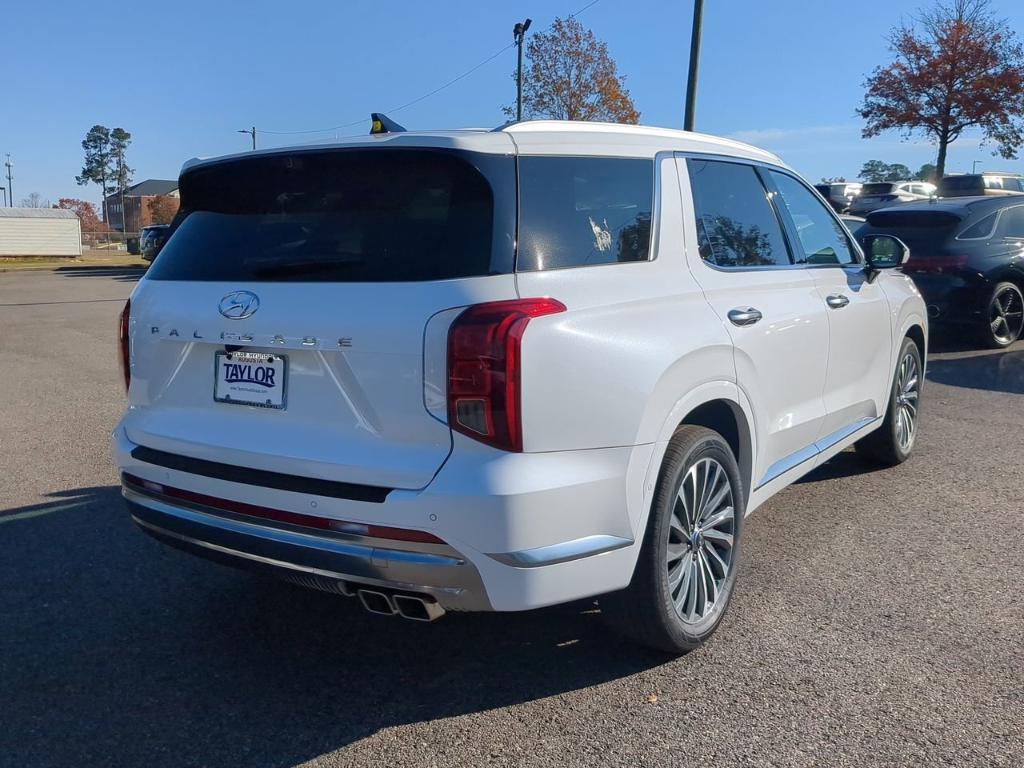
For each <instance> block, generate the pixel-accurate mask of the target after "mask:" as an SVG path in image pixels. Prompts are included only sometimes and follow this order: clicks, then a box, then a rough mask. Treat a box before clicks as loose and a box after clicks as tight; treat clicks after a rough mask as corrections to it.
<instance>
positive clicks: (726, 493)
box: [665, 458, 736, 624]
mask: <svg viewBox="0 0 1024 768" xmlns="http://www.w3.org/2000/svg"><path fill="white" fill-rule="evenodd" d="M735 536H736V515H735V507H734V505H733V494H732V484H731V483H730V482H729V475H728V474H727V473H726V471H725V469H724V468H723V467H722V465H721V464H719V463H718V462H717V461H716V460H715V459H710V458H704V459H700V460H699V461H697V462H695V463H694V464H693V466H691V467H690V468H689V470H687V472H686V475H684V477H683V482H682V484H681V485H680V486H679V492H678V494H677V495H676V500H675V505H674V507H673V509H672V515H671V517H670V518H669V531H668V548H667V554H666V563H665V565H666V568H667V569H668V587H669V595H670V596H671V599H672V603H673V605H674V606H675V610H676V613H677V614H678V615H679V617H680V618H681V619H682V620H683V621H684V622H687V623H691V624H692V623H696V622H699V621H703V620H704V619H706V618H707V617H708V616H710V615H711V614H712V613H714V612H715V610H716V609H717V608H718V607H719V606H720V605H721V604H722V603H723V595H722V589H723V587H724V585H725V582H726V579H727V578H728V576H729V572H730V570H731V569H732V563H733V544H734V542H735Z"/></svg>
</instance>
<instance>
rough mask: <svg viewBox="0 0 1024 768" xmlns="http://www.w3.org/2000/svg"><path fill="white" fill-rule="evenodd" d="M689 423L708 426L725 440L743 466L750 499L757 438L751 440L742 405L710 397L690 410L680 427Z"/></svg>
mask: <svg viewBox="0 0 1024 768" xmlns="http://www.w3.org/2000/svg"><path fill="white" fill-rule="evenodd" d="M685 424H692V425H694V426H700V427H707V428H708V429H711V430H714V431H715V432H717V433H718V434H720V435H721V436H722V437H723V438H724V439H725V441H726V442H727V443H728V444H729V447H730V448H731V449H732V453H733V456H735V457H736V463H737V464H738V465H739V468H740V478H741V480H742V482H743V494H744V497H745V498H749V497H750V482H751V475H752V465H753V441H752V440H751V430H750V425H749V424H748V423H747V417H746V414H744V412H743V409H742V408H741V407H740V404H739V403H737V402H735V401H733V400H726V399H715V400H708V401H707V402H704V403H701V404H700V405H698V406H697V407H696V408H694V409H693V410H691V411H690V412H689V413H687V414H686V416H684V417H683V419H682V421H680V422H679V426H683V425H685Z"/></svg>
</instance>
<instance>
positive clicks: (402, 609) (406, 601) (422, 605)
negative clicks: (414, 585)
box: [392, 595, 445, 621]
mask: <svg viewBox="0 0 1024 768" xmlns="http://www.w3.org/2000/svg"><path fill="white" fill-rule="evenodd" d="M392 599H393V600H394V603H395V609H396V610H397V611H398V615H399V616H401V617H402V618H403V619H409V620H410V621H434V620H435V619H439V618H441V617H442V616H444V613H445V610H444V608H442V607H441V605H440V604H439V603H437V602H436V601H433V600H424V599H423V598H422V597H416V596H414V595H395V596H394V597H393V598H392Z"/></svg>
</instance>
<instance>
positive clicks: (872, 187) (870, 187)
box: [860, 183, 896, 197]
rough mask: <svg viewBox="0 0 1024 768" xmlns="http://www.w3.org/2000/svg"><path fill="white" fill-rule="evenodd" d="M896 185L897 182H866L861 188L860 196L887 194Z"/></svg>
mask: <svg viewBox="0 0 1024 768" xmlns="http://www.w3.org/2000/svg"><path fill="white" fill-rule="evenodd" d="M895 187H896V185H895V184H882V183H877V184H865V185H864V186H863V187H861V188H860V196H861V197H864V196H866V195H887V194H889V193H890V192H892V191H893V189H894V188H895Z"/></svg>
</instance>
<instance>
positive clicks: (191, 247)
mask: <svg viewBox="0 0 1024 768" xmlns="http://www.w3.org/2000/svg"><path fill="white" fill-rule="evenodd" d="M514 173H515V167H514V161H513V159H512V158H511V157H501V156H491V155H475V154H470V153H456V152H451V151H447V150H419V149H417V150H412V149H409V150H402V149H369V150H366V149H363V150H330V151H308V152H292V153H288V154H280V155H265V156H257V157H254V158H251V159H250V158H245V159H240V160H235V161H230V162H226V163H221V164H216V165H212V166H209V167H204V168H198V169H196V170H194V171H192V172H189V173H186V174H185V175H184V176H183V177H182V179H181V206H182V213H181V214H179V216H178V218H177V219H176V225H175V229H174V232H173V234H172V236H171V237H170V239H169V240H168V242H167V244H166V245H165V246H164V248H163V249H162V250H161V251H160V255H159V256H158V257H157V259H156V260H155V262H154V263H153V266H152V267H150V270H149V274H148V275H147V276H148V277H149V279H153V280H217V281H238V280H245V281H247V282H259V281H267V282H275V281H308V282H321V281H330V282H396V281H420V280H444V279H451V278H459V277H472V276H478V275H487V274H496V273H507V272H511V271H512V267H513V264H512V261H513V232H514V225H515V221H514V217H515V201H514V198H513V196H514V190H515V183H514V178H515V177H514Z"/></svg>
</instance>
